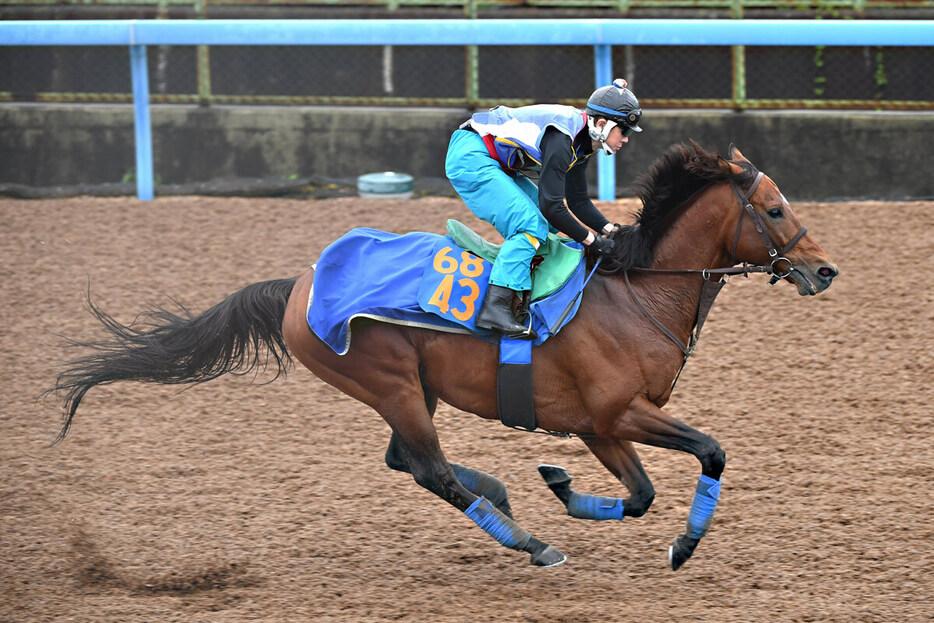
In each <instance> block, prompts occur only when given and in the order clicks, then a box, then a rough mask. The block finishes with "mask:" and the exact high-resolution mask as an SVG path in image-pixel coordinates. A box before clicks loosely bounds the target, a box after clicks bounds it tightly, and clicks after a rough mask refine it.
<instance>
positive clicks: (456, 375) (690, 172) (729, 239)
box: [49, 141, 838, 569]
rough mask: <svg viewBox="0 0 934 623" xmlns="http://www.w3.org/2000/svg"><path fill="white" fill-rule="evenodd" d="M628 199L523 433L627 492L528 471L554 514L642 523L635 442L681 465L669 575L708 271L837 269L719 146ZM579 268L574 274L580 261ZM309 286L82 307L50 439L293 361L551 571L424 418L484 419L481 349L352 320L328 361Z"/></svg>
mask: <svg viewBox="0 0 934 623" xmlns="http://www.w3.org/2000/svg"><path fill="white" fill-rule="evenodd" d="M635 187H636V192H637V194H638V196H639V197H640V198H641V200H642V203H643V206H642V208H641V209H640V210H639V211H638V213H637V214H636V215H635V216H636V219H635V222H634V224H632V225H626V226H621V227H619V228H618V230H617V232H616V234H615V237H614V241H615V245H614V249H615V255H614V256H612V257H611V259H610V260H609V261H607V262H606V265H605V266H600V267H599V269H600V270H599V271H597V273H596V274H594V275H593V278H592V279H591V280H590V282H589V283H588V285H587V286H586V288H585V289H584V291H583V296H582V301H581V304H580V309H579V312H578V314H577V316H576V318H575V319H574V320H573V322H571V323H570V324H568V325H567V326H566V327H565V328H564V329H562V331H561V332H560V333H559V334H558V335H556V336H554V337H552V338H550V339H549V340H548V341H546V342H545V343H544V344H542V345H541V346H539V347H537V348H535V349H533V354H532V366H533V386H534V405H535V414H536V417H537V422H538V425H539V426H540V427H541V428H542V429H544V430H545V431H550V432H552V433H555V434H564V435H566V436H578V437H580V439H581V440H582V441H583V443H584V444H586V446H587V447H588V448H589V449H590V451H591V452H592V453H593V454H594V455H595V456H596V458H597V459H598V460H599V461H600V462H601V463H602V464H603V465H604V466H605V467H606V468H607V469H608V470H609V472H610V473H612V474H613V476H614V477H616V478H617V479H618V480H619V481H620V482H621V483H622V484H623V485H624V487H625V488H626V489H627V490H628V493H629V495H628V497H626V498H624V499H618V498H608V497H598V496H591V495H587V494H581V493H578V492H577V491H574V490H573V489H571V487H570V483H571V477H570V476H569V475H568V474H567V473H566V472H565V471H564V470H563V469H562V468H560V467H557V466H550V465H541V466H539V471H540V472H541V474H542V476H543V477H544V478H545V481H546V483H547V484H548V486H549V487H551V489H552V491H554V493H555V494H556V495H557V496H558V498H559V499H560V500H561V501H562V503H564V504H565V507H566V509H567V512H568V514H570V515H572V516H574V517H580V518H588V519H597V520H600V519H616V520H621V519H623V518H624V517H640V516H642V515H644V514H645V512H646V511H647V510H648V508H649V506H650V505H651V504H652V501H653V500H654V497H655V490H654V488H653V486H652V483H651V481H650V480H649V477H648V475H647V474H646V472H645V470H644V468H643V466H642V463H641V462H640V459H639V455H638V454H637V452H636V449H635V447H634V445H633V444H647V445H650V446H656V447H660V448H668V449H671V450H678V451H681V452H687V453H689V454H692V455H693V456H694V457H696V458H697V460H698V461H699V462H700V465H701V476H700V478H699V481H698V486H697V490H696V492H695V497H694V503H693V504H692V507H691V511H690V514H689V517H688V521H687V527H686V529H685V533H684V534H681V535H679V536H677V537H676V538H675V540H674V543H673V545H672V546H671V547H670V548H669V553H668V556H669V563H670V565H671V567H672V568H673V569H678V568H679V567H680V566H681V565H682V564H683V563H684V562H685V561H686V560H687V559H688V558H689V557H690V556H691V555H692V554H693V552H694V550H695V548H696V546H697V544H698V542H699V541H700V539H701V537H702V536H704V534H705V533H706V531H707V528H708V527H709V525H710V522H711V519H712V515H713V510H714V508H715V507H716V503H717V500H718V499H719V495H720V477H721V474H722V472H723V470H724V467H725V465H726V456H725V453H724V451H723V450H722V449H721V447H720V445H719V443H718V442H717V441H716V440H715V439H714V438H713V437H711V436H709V435H706V434H704V433H702V432H700V431H698V430H695V429H694V428H692V427H690V426H688V425H687V424H685V423H683V422H681V421H679V420H677V419H675V418H674V417H672V416H671V415H668V414H667V413H665V411H663V409H662V408H663V407H664V406H665V404H666V403H667V401H668V399H669V396H670V395H671V392H672V390H673V384H674V381H675V380H676V379H677V375H678V374H679V372H680V370H681V368H682V367H683V365H684V363H685V362H686V360H687V356H688V355H689V354H690V351H691V349H692V348H693V344H694V342H695V338H696V337H697V336H698V335H699V329H700V326H701V325H702V323H703V317H704V316H705V315H706V309H709V304H710V303H712V298H711V297H709V296H707V295H705V288H706V287H707V286H709V285H710V284H720V285H722V283H723V281H722V276H723V275H724V274H739V273H747V274H748V273H749V272H754V271H755V272H767V273H771V275H772V279H773V282H774V281H777V280H779V279H784V280H785V281H788V282H790V283H792V284H794V285H795V286H796V287H797V289H798V292H799V294H801V295H814V294H817V293H819V292H821V291H823V290H825V289H826V288H828V287H829V286H830V285H831V282H832V281H833V279H834V277H835V276H836V275H837V274H838V269H837V267H836V266H835V265H834V264H833V263H832V262H831V261H830V259H829V258H828V257H827V255H826V254H825V253H824V252H823V250H822V249H821V248H820V246H819V245H818V244H817V243H816V242H815V241H814V240H813V239H812V238H811V236H810V235H808V234H807V230H806V228H804V227H802V226H801V223H800V222H799V220H798V218H797V217H796V216H795V214H794V212H793V211H792V209H791V206H790V205H789V203H788V201H787V200H786V199H785V197H784V196H783V195H782V194H781V192H780V191H779V189H778V187H777V186H776V185H775V183H774V182H773V181H772V180H771V179H770V178H769V177H767V176H764V175H763V174H762V173H760V172H759V171H758V170H757V169H756V168H755V167H754V166H753V165H752V163H750V162H749V160H747V159H746V158H745V157H744V156H743V155H742V153H740V151H739V150H738V149H736V148H735V147H734V146H733V145H731V146H730V151H729V154H728V158H726V159H725V158H722V157H720V156H718V155H716V154H714V153H710V152H707V151H705V150H704V149H703V148H702V147H700V146H699V145H698V144H696V143H695V142H693V141H691V143H690V145H684V144H679V145H673V146H671V147H670V148H669V149H668V150H667V151H666V152H665V153H664V154H663V155H662V157H660V158H659V159H658V160H657V161H656V162H655V163H654V164H653V165H652V167H651V168H650V169H649V171H648V172H647V173H646V174H645V175H643V176H642V177H641V178H640V179H639V180H638V181H637V183H636V186H635ZM747 215H748V218H747ZM587 261H588V268H590V267H592V266H594V264H595V263H596V260H595V258H587ZM740 263H742V264H743V265H742V267H738V266H737V265H738V264H740ZM314 279H315V273H314V267H312V268H310V269H308V270H306V271H305V272H304V273H302V274H301V275H299V276H298V277H293V278H288V279H279V280H272V281H265V282H260V283H255V284H252V285H249V286H246V287H245V288H243V289H241V290H239V291H238V292H235V293H234V294H232V295H230V296H229V297H228V298H227V299H226V300H224V301H222V302H221V303H219V304H217V305H215V306H214V307H212V308H210V309H208V310H206V311H204V312H203V313H201V314H199V315H192V314H191V313H189V312H188V311H187V310H184V309H182V311H181V312H179V313H178V314H176V313H173V312H170V311H167V310H164V309H155V310H152V311H150V312H147V313H146V314H144V315H143V316H142V317H140V318H139V319H138V320H137V321H136V323H135V324H134V325H132V326H130V325H123V324H121V323H120V322H118V321H116V320H114V319H113V318H112V317H111V316H109V315H108V314H106V313H105V312H103V311H102V310H101V309H100V308H98V307H96V306H95V305H94V304H93V303H91V302H90V299H89V304H90V307H91V311H92V313H94V314H95V315H96V316H97V318H98V319H99V320H100V321H101V323H102V324H103V326H104V327H105V328H106V329H107V331H108V332H109V334H110V335H109V337H108V339H107V340H104V341H95V342H75V343H76V344H78V345H81V346H84V347H88V348H90V349H91V354H89V355H87V356H84V357H82V358H79V359H77V360H75V361H72V362H71V363H70V364H68V366H67V367H66V368H65V370H64V372H62V374H61V375H60V376H59V377H58V379H57V382H56V384H55V386H54V387H53V388H51V389H50V390H49V391H50V392H61V393H62V394H63V400H64V410H65V413H64V416H63V423H62V428H61V430H60V432H59V435H58V437H57V438H56V442H58V441H61V440H62V439H63V438H64V437H65V435H66V434H67V432H68V430H69V428H70V426H71V424H72V420H73V418H74V416H75V412H76V410H77V408H78V405H79V404H80V402H81V399H82V398H83V396H84V395H85V393H86V392H87V391H88V390H89V389H90V388H92V387H94V386H95V385H102V384H108V383H113V382H116V381H127V380H135V381H146V382H153V383H161V384H176V383H179V384H182V383H202V382H205V381H208V380H211V379H214V378H216V377H218V376H220V375H222V374H225V373H228V372H238V373H245V372H248V371H250V370H253V369H256V368H257V367H258V366H259V367H265V366H267V365H268V364H269V363H270V358H271V359H272V362H273V364H274V365H273V368H274V369H275V371H276V373H277V374H276V375H277V376H278V374H279V373H284V372H285V371H286V370H287V369H288V367H289V365H290V364H291V362H292V359H293V358H294V359H297V360H298V361H299V362H301V363H302V364H303V365H304V366H305V367H306V368H308V369H309V370H310V371H311V372H313V373H314V374H315V375H316V376H318V377H319V378H321V379H322V380H324V381H325V382H327V383H328V384H330V385H332V386H334V387H335V388H337V389H338V390H340V391H341V392H343V393H344V394H346V395H348V396H350V397H353V398H355V399H357V400H359V401H360V402H363V403H364V404H366V405H369V406H370V407H372V408H373V409H374V410H375V411H376V412H377V413H379V414H380V416H382V418H383V419H384V420H385V421H386V422H387V423H388V424H389V426H390V427H391V429H392V433H391V438H390V440H389V447H388V449H387V451H386V454H385V461H386V464H387V465H388V466H389V467H390V468H392V469H394V470H399V471H402V472H407V473H409V474H411V475H412V477H413V478H414V480H415V482H416V483H418V484H419V485H420V486H422V487H424V488H425V489H428V490H429V491H431V492H432V493H434V494H436V495H437V496H438V497H440V498H442V499H443V500H445V501H446V502H448V503H449V504H451V505H453V506H454V507H455V508H457V509H458V510H460V511H462V512H464V513H466V514H467V515H468V516H469V517H470V518H471V519H473V520H474V521H475V522H476V523H477V524H478V525H479V526H480V527H481V528H482V529H484V530H485V531H486V532H488V533H489V534H490V535H491V536H493V537H494V538H495V539H496V540H497V541H498V542H499V543H500V544H502V545H504V546H506V547H510V548H512V549H515V550H518V551H525V552H527V553H529V554H530V555H531V562H532V563H533V564H535V565H539V566H552V565H556V564H560V563H562V562H564V561H565V559H566V557H565V555H564V554H563V553H561V552H560V551H558V550H557V549H555V548H554V547H551V546H549V545H548V544H547V543H544V542H543V541H540V540H538V539H537V538H535V537H533V536H531V535H530V534H529V533H527V532H525V531H524V530H523V529H522V528H521V527H519V525H518V523H516V522H515V520H514V518H513V516H512V512H511V509H510V506H509V500H508V494H507V491H506V487H505V485H504V484H503V483H502V482H501V481H500V480H499V479H497V478H496V477H495V476H492V475H490V474H486V473H484V472H480V471H478V470H474V469H472V468H470V467H466V466H463V465H459V464H456V463H454V464H452V463H449V462H448V460H447V459H446V458H445V455H444V453H443V451H442V449H441V445H440V443H439V440H438V435H437V432H436V430H435V426H434V424H433V422H432V417H433V415H434V413H435V409H436V407H437V405H438V401H439V400H443V401H444V402H446V403H448V404H449V405H451V406H453V407H455V408H457V409H460V410H462V411H466V412H470V413H473V414H476V415H478V416H479V417H481V418H484V419H487V420H495V419H497V417H498V414H497V403H496V396H497V391H496V383H497V375H496V370H497V367H498V351H497V346H496V344H493V343H491V342H488V341H485V340H482V339H477V338H476V337H473V336H470V335H464V334H454V333H444V332H437V331H431V330H427V329H424V328H417V327H408V326H401V325H396V324H387V323H383V322H378V321H373V320H367V319H361V320H355V321H354V323H355V324H354V330H353V336H354V337H353V344H352V345H351V347H350V349H349V351H348V352H347V353H346V354H345V355H337V354H336V353H335V352H334V351H333V350H332V349H331V348H330V347H328V346H327V345H326V344H325V343H324V342H323V341H321V340H320V339H319V338H318V337H317V336H316V335H315V334H314V333H313V332H312V331H311V330H310V329H309V325H308V322H307V319H306V310H307V305H308V302H309V293H310V292H311V289H312V284H313V283H314ZM361 285H364V286H365V284H361ZM705 301H706V303H705ZM705 307H706V309H704V308H705Z"/></svg>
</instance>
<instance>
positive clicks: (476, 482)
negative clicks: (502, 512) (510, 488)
mask: <svg viewBox="0 0 934 623" xmlns="http://www.w3.org/2000/svg"><path fill="white" fill-rule="evenodd" d="M451 468H452V469H453V470H454V475H455V476H457V479H458V480H459V481H460V482H461V484H462V485H464V487H465V488H466V489H467V490H468V491H470V492H471V493H473V494H474V495H480V496H483V497H485V498H486V499H488V500H490V501H491V502H492V503H493V505H494V506H495V505H499V504H502V503H503V502H504V501H505V500H506V498H508V497H509V493H508V492H507V491H506V485H504V484H503V481H501V480H500V479H499V478H497V477H496V476H491V475H490V474H487V473H486V472H481V471H479V470H476V469H473V468H471V467H465V466H463V465H459V464H457V463H451Z"/></svg>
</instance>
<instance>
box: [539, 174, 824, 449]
mask: <svg viewBox="0 0 934 623" xmlns="http://www.w3.org/2000/svg"><path fill="white" fill-rule="evenodd" d="M764 176H765V174H764V173H762V171H757V172H756V178H755V179H754V180H753V182H752V184H750V186H749V190H748V191H745V190H743V188H742V187H741V186H740V185H739V184H738V183H737V182H736V180H735V179H731V180H730V186H732V187H733V193H734V194H735V195H736V198H737V200H739V205H740V208H741V211H740V215H739V221H738V222H737V224H736V234H735V235H734V236H733V245H732V248H731V251H730V259H731V264H733V265H734V266H731V267H729V268H700V269H698V268H641V267H636V266H634V267H632V268H629V269H627V270H624V271H623V278H624V279H625V281H626V288H627V289H628V290H629V295H630V296H631V297H632V300H633V301H634V302H635V303H636V306H637V307H638V308H639V310H640V311H641V312H642V314H643V315H645V316H646V317H647V318H648V319H649V320H651V321H652V323H653V324H654V325H655V326H656V327H657V328H658V330H659V331H661V332H662V333H663V334H665V336H666V337H668V339H669V340H671V341H672V342H674V343H675V344H676V345H677V346H678V348H680V349H681V353H682V354H683V355H684V360H683V361H682V362H681V367H680V368H679V369H678V373H677V374H676V375H675V378H674V380H673V381H672V382H671V389H670V391H674V389H675V385H676V384H677V383H678V379H679V378H681V373H682V372H683V371H684V366H685V365H687V362H688V358H689V357H690V356H691V354H692V353H693V352H694V349H695V348H697V341H698V340H699V339H700V332H701V328H702V327H703V326H704V321H705V320H706V319H707V314H708V313H710V309H711V307H713V303H714V301H715V300H716V298H717V295H718V294H719V293H720V289H721V288H723V286H724V285H726V284H727V282H728V281H729V277H730V275H744V276H746V277H748V276H749V273H768V274H770V275H772V278H771V279H770V280H769V285H773V284H775V283H777V282H778V281H779V280H781V279H783V278H785V277H787V276H788V275H790V274H791V273H792V272H794V271H795V270H797V269H796V268H794V266H793V265H792V263H791V260H789V259H788V258H786V257H785V254H786V253H788V252H789V251H790V250H791V249H792V248H794V246H795V245H796V244H798V241H799V240H801V238H803V237H804V235H805V234H806V233H807V231H808V228H807V227H801V229H799V230H798V233H796V234H795V235H794V236H792V238H791V240H789V241H788V243H787V244H785V246H783V247H782V248H781V249H779V248H778V245H777V244H776V243H775V239H774V238H772V234H770V233H769V230H768V228H766V226H765V223H764V222H763V220H762V216H760V214H759V213H758V212H756V209H755V207H753V205H752V201H751V200H750V198H751V197H752V195H753V194H754V193H755V192H756V189H757V188H758V187H759V183H760V182H762V178H763V177H764ZM746 212H749V216H750V218H751V219H752V222H753V225H755V227H756V231H757V232H759V235H760V236H761V237H762V242H764V243H765V248H766V249H767V250H768V253H769V257H770V258H772V262H771V263H770V265H769V266H761V265H758V264H747V263H746V262H743V265H742V267H737V266H735V264H736V263H737V259H736V247H737V245H738V244H739V235H740V232H741V231H742V228H743V217H744V216H745V215H746ZM618 231H619V229H618V228H617V229H616V230H614V231H613V232H612V233H611V234H610V237H611V238H612V237H614V236H615V235H616V234H617V233H618ZM602 259H603V258H599V259H597V261H596V263H595V264H594V267H593V269H592V270H591V271H590V275H589V276H588V277H587V279H586V281H585V282H584V287H586V285H587V282H589V281H590V278H591V277H593V273H594V272H600V273H601V274H614V273H616V272H617V269H618V266H617V267H616V268H613V267H612V266H611V267H604V268H601V267H600V263H601V261H602ZM780 262H786V263H787V264H788V267H787V268H786V269H784V270H782V269H780V268H779V267H778V264H779V263H780ZM630 270H636V271H639V272H649V273H682V274H685V273H687V274H690V273H699V274H700V275H701V276H703V278H704V286H703V288H702V289H701V294H700V298H699V299H698V301H697V313H696V314H695V316H694V327H693V329H692V331H691V335H690V340H689V342H688V344H683V343H682V342H681V340H679V339H678V337H677V336H676V335H675V334H674V333H672V332H671V330H670V329H669V328H668V327H666V326H665V325H664V324H662V322H661V321H660V320H659V319H658V318H656V317H655V316H653V315H652V313H651V312H650V311H649V310H648V309H647V308H646V306H645V304H644V303H643V302H642V301H641V300H640V299H639V297H638V296H637V295H636V292H635V290H634V289H633V287H632V284H631V283H630V281H629V271H630ZM713 275H718V278H717V279H716V280H713V279H711V277H712V276H713ZM719 275H723V276H725V277H726V279H722V280H721V279H720V278H719ZM582 293H583V287H582V288H581V293H579V294H578V296H580V294H582ZM576 301H577V298H575V299H574V300H573V301H571V304H569V305H568V307H567V308H566V309H565V310H564V313H563V314H562V315H561V317H560V318H559V320H558V322H556V323H555V327H560V326H561V323H562V322H563V321H564V318H565V317H566V315H567V314H568V312H569V311H570V308H571V305H572V304H573V303H575V302H576ZM555 332H557V331H555ZM521 430H523V431H525V430H526V429H524V428H523V429H521ZM529 432H535V433H543V434H546V435H551V436H554V437H580V438H582V439H588V438H593V437H595V435H592V434H576V433H562V432H557V431H550V430H535V431H529Z"/></svg>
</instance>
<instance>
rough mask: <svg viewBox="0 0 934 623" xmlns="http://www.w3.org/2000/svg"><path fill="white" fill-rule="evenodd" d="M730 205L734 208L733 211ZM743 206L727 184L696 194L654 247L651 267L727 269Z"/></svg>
mask: <svg viewBox="0 0 934 623" xmlns="http://www.w3.org/2000/svg"><path fill="white" fill-rule="evenodd" d="M731 208H734V209H732V210H731ZM739 210H740V208H739V207H738V206H737V203H736V198H735V197H734V196H733V191H732V189H731V188H730V186H729V185H728V184H717V185H716V186H713V187H711V188H709V189H708V190H706V191H705V192H702V193H700V194H698V195H697V197H696V199H694V200H693V201H692V203H691V204H690V205H688V206H685V207H684V208H683V209H682V210H681V214H680V216H678V218H677V219H676V220H675V221H674V222H673V223H672V224H671V226H670V227H669V228H668V231H666V232H665V234H664V235H663V236H662V238H661V239H660V240H659V241H658V243H657V244H656V246H655V262H654V263H653V264H652V268H664V269H682V268H698V269H699V268H725V267H727V266H729V265H730V258H729V256H728V254H727V252H726V249H727V248H728V247H729V245H730V240H728V238H729V237H730V236H732V234H733V231H734V228H735V225H736V216H737V215H738V214H739Z"/></svg>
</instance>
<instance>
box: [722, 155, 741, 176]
mask: <svg viewBox="0 0 934 623" xmlns="http://www.w3.org/2000/svg"><path fill="white" fill-rule="evenodd" d="M717 164H719V165H720V170H721V171H723V172H724V173H726V174H727V175H730V176H733V177H735V176H737V175H741V174H742V172H743V167H741V166H739V165H738V164H735V163H733V162H730V161H729V160H724V159H723V156H717Z"/></svg>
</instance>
